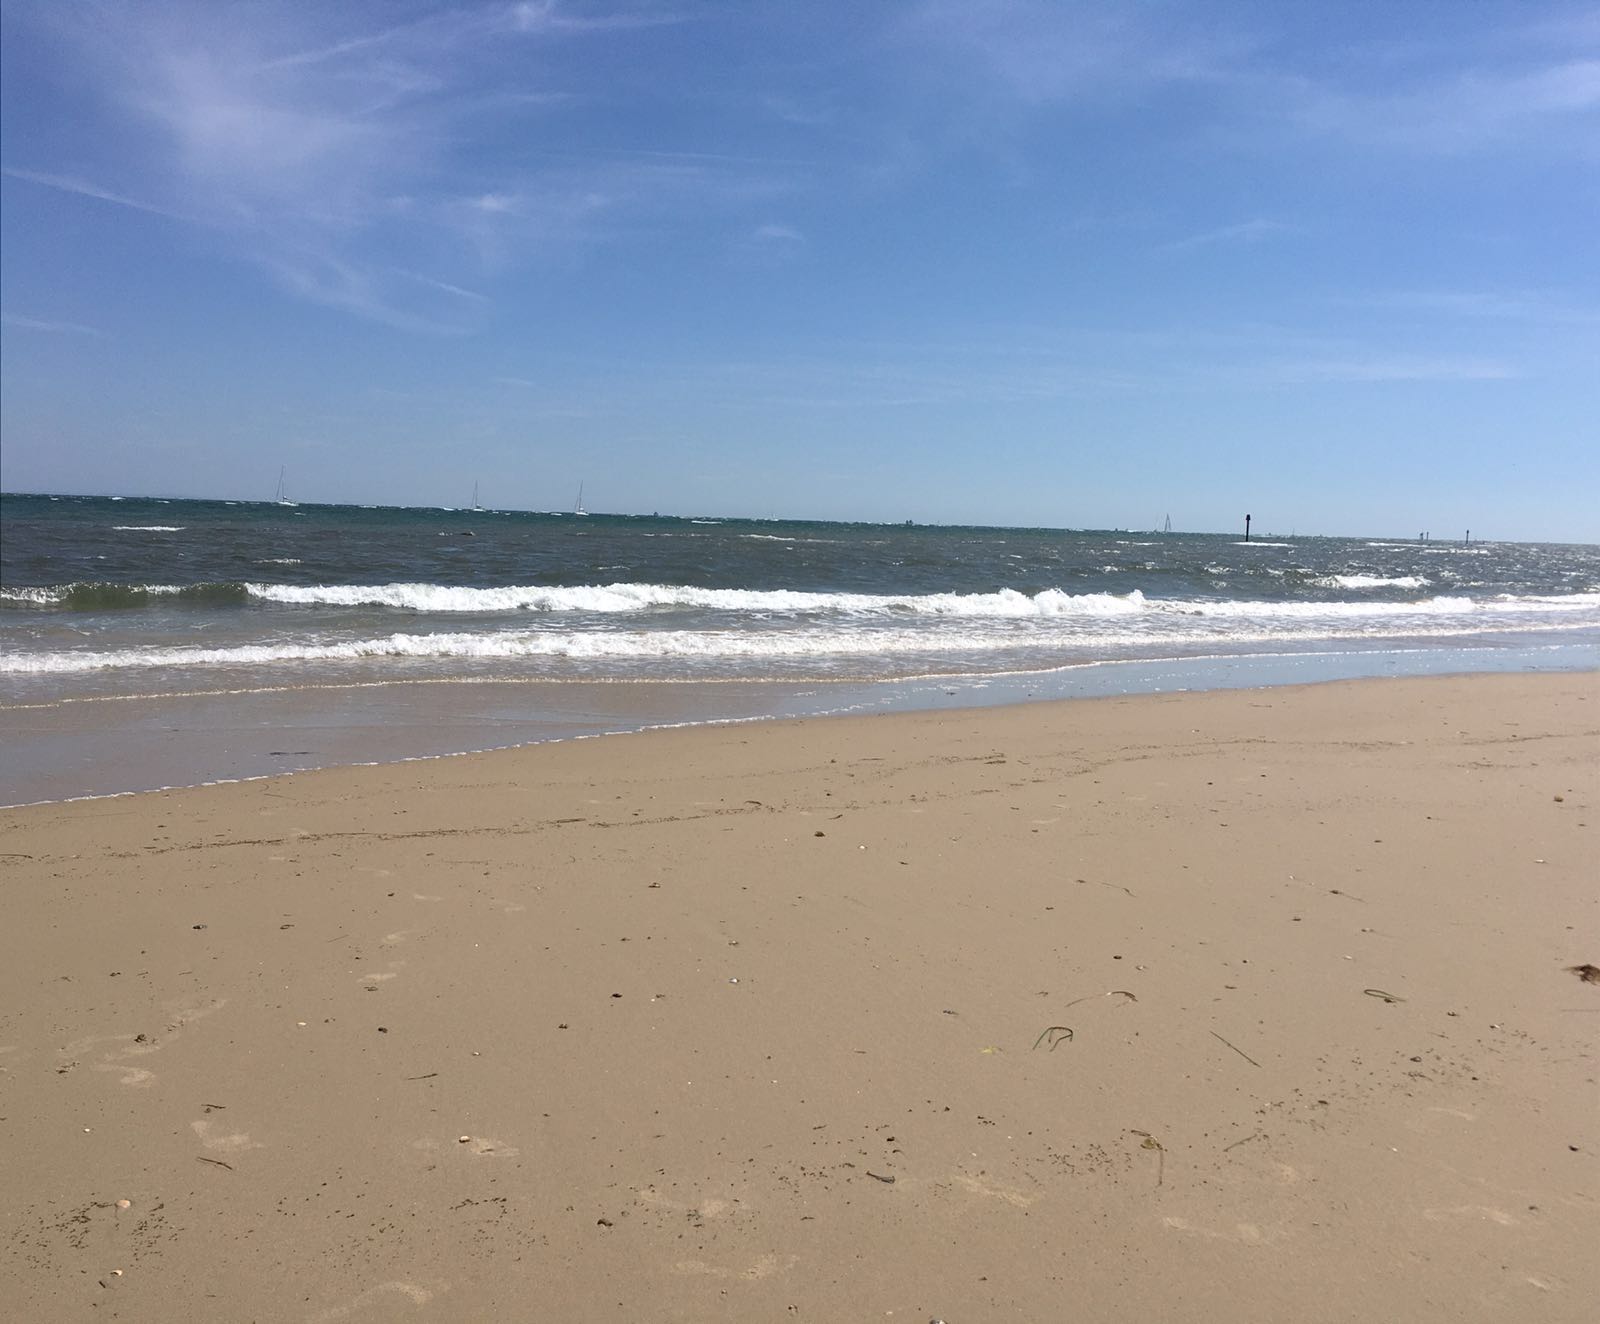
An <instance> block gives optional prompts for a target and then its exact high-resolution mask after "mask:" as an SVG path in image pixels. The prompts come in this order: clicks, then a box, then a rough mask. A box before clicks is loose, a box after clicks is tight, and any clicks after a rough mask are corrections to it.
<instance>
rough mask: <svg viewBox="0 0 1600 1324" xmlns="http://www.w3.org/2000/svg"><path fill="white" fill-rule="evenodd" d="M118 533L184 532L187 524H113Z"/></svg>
mask: <svg viewBox="0 0 1600 1324" xmlns="http://www.w3.org/2000/svg"><path fill="white" fill-rule="evenodd" d="M111 527H112V529H113V530H114V531H115V532H117V533H182V532H183V531H184V529H186V528H188V527H189V526H188V525H186V524H113V525H112V526H111Z"/></svg>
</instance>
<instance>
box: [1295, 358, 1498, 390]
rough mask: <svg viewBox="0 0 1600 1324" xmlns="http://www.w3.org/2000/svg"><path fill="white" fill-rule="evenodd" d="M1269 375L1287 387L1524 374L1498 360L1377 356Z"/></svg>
mask: <svg viewBox="0 0 1600 1324" xmlns="http://www.w3.org/2000/svg"><path fill="white" fill-rule="evenodd" d="M1266 375H1267V376H1268V377H1271V378H1274V379H1276V380H1278V381H1281V382H1285V383H1303V382H1503V381H1511V380H1513V379H1515V378H1518V377H1521V376H1522V375H1523V374H1522V373H1521V372H1520V371H1519V370H1518V369H1516V368H1515V367H1513V366H1512V365H1510V364H1507V363H1504V362H1500V361H1498V360H1495V359H1480V358H1471V357H1463V358H1455V357H1448V356H1441V357H1437V358H1430V357H1427V356H1417V355H1410V354H1394V355H1387V354H1375V355H1370V356H1366V357H1353V358H1336V359H1309V360H1304V361H1300V362H1288V363H1279V364H1275V365H1272V366H1270V367H1269V368H1267V369H1266Z"/></svg>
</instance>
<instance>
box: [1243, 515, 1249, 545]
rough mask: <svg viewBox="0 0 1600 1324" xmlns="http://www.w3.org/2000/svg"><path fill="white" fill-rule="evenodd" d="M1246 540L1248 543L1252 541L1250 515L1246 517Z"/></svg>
mask: <svg viewBox="0 0 1600 1324" xmlns="http://www.w3.org/2000/svg"><path fill="white" fill-rule="evenodd" d="M1244 540H1245V541H1246V542H1249V541H1250V516H1248V515H1246V516H1245V517H1244Z"/></svg>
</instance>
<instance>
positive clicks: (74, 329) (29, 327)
mask: <svg viewBox="0 0 1600 1324" xmlns="http://www.w3.org/2000/svg"><path fill="white" fill-rule="evenodd" d="M0 323H4V324H5V325H6V326H14V327H17V328H19V329H21V330H24V331H49V332H55V333H59V334H64V335H75V336H103V335H105V332H104V331H102V330H100V329H99V328H98V327H93V326H85V325H84V324H83V323H82V322H56V321H46V320H45V319H43V318H40V317H23V316H22V315H20V314H18V313H0Z"/></svg>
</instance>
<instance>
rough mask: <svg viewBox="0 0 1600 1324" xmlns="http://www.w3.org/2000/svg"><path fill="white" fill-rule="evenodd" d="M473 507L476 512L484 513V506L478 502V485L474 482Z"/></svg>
mask: <svg viewBox="0 0 1600 1324" xmlns="http://www.w3.org/2000/svg"><path fill="white" fill-rule="evenodd" d="M471 509H472V510H473V512H474V513H476V514H482V513H483V507H482V506H480V505H479V504H478V485H477V484H476V483H474V484H473V485H472V507H471Z"/></svg>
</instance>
